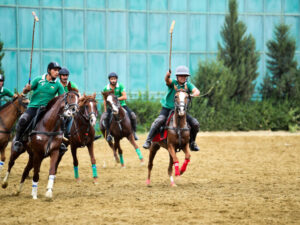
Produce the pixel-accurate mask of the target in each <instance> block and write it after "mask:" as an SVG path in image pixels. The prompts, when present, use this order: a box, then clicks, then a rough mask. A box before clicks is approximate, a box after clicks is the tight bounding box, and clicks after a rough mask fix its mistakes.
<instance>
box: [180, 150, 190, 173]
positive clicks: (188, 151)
mask: <svg viewBox="0 0 300 225" xmlns="http://www.w3.org/2000/svg"><path fill="white" fill-rule="evenodd" d="M183 152H184V154H185V160H184V163H183V164H182V166H181V168H180V175H182V174H183V173H184V171H185V170H186V167H187V165H188V164H189V162H190V158H191V153H190V149H189V147H188V145H186V146H184V149H183Z"/></svg>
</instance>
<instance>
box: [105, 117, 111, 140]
mask: <svg viewBox="0 0 300 225" xmlns="http://www.w3.org/2000/svg"><path fill="white" fill-rule="evenodd" d="M109 121H110V115H107V117H106V118H105V119H104V125H105V129H106V141H107V142H111V141H112V136H111V134H110V131H109V128H110V122H109Z"/></svg>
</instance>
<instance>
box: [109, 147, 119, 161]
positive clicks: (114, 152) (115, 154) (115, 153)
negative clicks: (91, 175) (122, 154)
mask: <svg viewBox="0 0 300 225" xmlns="http://www.w3.org/2000/svg"><path fill="white" fill-rule="evenodd" d="M108 144H109V147H110V148H111V149H112V151H113V154H114V157H115V160H116V163H120V159H119V156H118V154H117V149H116V147H115V145H116V142H115V143H114V144H113V143H112V142H108Z"/></svg>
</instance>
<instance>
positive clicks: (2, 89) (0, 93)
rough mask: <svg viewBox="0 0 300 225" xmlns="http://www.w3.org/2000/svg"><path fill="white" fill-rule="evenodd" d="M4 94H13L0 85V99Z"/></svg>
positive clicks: (9, 95) (10, 95)
mask: <svg viewBox="0 0 300 225" xmlns="http://www.w3.org/2000/svg"><path fill="white" fill-rule="evenodd" d="M4 96H8V97H12V96H14V94H13V93H12V92H11V91H10V90H8V89H7V88H5V87H2V88H1V89H0V99H1V98H2V97H4Z"/></svg>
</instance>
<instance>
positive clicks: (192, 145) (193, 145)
mask: <svg viewBox="0 0 300 225" xmlns="http://www.w3.org/2000/svg"><path fill="white" fill-rule="evenodd" d="M197 133H198V132H197V131H194V130H192V129H191V136H190V149H191V151H195V152H198V151H199V150H200V148H199V147H198V146H197V144H196V142H195V140H196V136H197Z"/></svg>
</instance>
